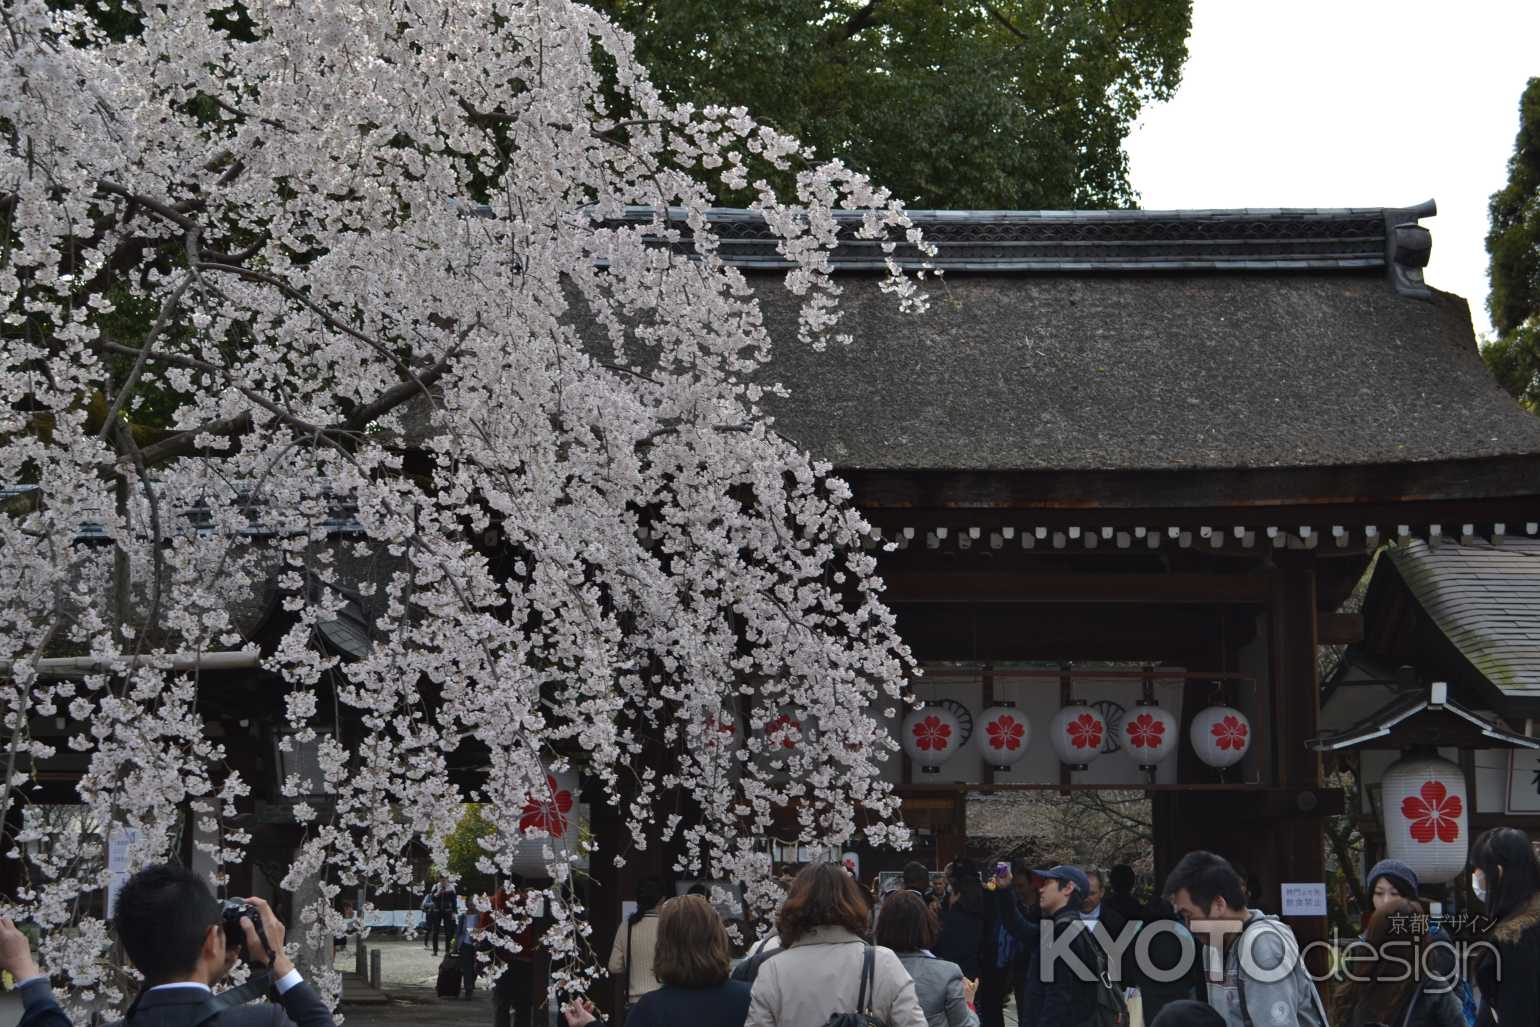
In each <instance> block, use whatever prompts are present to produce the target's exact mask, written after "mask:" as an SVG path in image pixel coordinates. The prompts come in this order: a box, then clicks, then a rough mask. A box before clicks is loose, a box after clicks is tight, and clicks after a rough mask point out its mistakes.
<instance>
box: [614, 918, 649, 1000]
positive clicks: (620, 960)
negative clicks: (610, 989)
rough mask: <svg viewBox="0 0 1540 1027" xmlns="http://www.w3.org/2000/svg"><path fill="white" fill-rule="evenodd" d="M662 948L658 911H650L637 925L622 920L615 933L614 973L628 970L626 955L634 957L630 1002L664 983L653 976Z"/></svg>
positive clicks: (629, 987) (627, 995)
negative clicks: (659, 939) (654, 955)
mask: <svg viewBox="0 0 1540 1027" xmlns="http://www.w3.org/2000/svg"><path fill="white" fill-rule="evenodd" d="M657 950H658V913H657V910H653V911H651V912H649V913H646V914H644V915H643V916H642V918H641V919H640V920H638V921H637V922H636V923H635V924H634V925H633V924H631V923H630V922H628V921H626V920H622V921H621V922H620V930H618V931H616V932H615V944H613V945H611V946H610V963H609V971H610V976H612V977H619V976H620V975H621V974H623V973H625V972H626V962H627V959H626V957H627V956H628V955H629V956H630V963H631V980H630V981H628V982H626V987H627V992H626V1001H627V1002H628V1003H634V1002H635V1001H636V1000H637V999H639V998H641V997H642V996H643V995H645V994H647V993H648V992H649V991H657V990H658V988H660V987H661V986H662V985H660V984H659V983H658V979H657V978H656V977H654V976H653V975H652V957H653V954H654V953H656V952H657Z"/></svg>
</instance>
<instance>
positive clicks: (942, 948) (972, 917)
mask: <svg viewBox="0 0 1540 1027" xmlns="http://www.w3.org/2000/svg"><path fill="white" fill-rule="evenodd" d="M939 916H940V924H941V933H940V935H939V936H938V937H937V938H936V944H935V945H934V946H926V947H927V948H930V949H931V950H932V951H934V952H935V954H936V958H938V959H944V960H946V961H948V962H950V963H956V964H957V966H958V968H959V969H960V970H961V971H962V974H963V976H964V977H966V978H969V979H970V980H975V981H976V980H978V979H979V975H980V973H981V972H982V969H983V964H984V957H985V953H986V950H990V949H991V947H992V945H993V942H994V932H995V922H994V907H993V904H992V903H988V902H985V901H984V882H983V881H982V880H980V879H979V871H978V867H977V866H975V865H974V864H973V863H971V862H969V861H967V860H959V861H958V862H956V863H953V864H952V865H951V866H950V867H948V868H947V891H946V897H945V898H943V899H942V900H941V910H940V913H939ZM990 954H992V951H991V952H990Z"/></svg>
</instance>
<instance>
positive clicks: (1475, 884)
mask: <svg viewBox="0 0 1540 1027" xmlns="http://www.w3.org/2000/svg"><path fill="white" fill-rule="evenodd" d="M1470 887H1471V891H1473V892H1475V893H1476V898H1478V899H1480V900H1481V901H1482V902H1485V901H1486V900H1487V879H1486V875H1484V874H1483V873H1482V872H1481V871H1479V870H1473V871H1471V875H1470Z"/></svg>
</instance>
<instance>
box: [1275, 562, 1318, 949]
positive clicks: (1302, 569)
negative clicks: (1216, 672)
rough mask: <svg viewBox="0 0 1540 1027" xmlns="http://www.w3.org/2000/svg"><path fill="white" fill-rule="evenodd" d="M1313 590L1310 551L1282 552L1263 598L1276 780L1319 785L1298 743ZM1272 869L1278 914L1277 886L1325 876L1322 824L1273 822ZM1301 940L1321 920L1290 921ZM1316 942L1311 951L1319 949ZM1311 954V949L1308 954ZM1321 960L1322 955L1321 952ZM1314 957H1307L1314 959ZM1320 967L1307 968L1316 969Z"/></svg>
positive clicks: (1298, 819) (1313, 680) (1306, 704)
mask: <svg viewBox="0 0 1540 1027" xmlns="http://www.w3.org/2000/svg"><path fill="white" fill-rule="evenodd" d="M1315 593H1316V590H1315V566H1314V558H1313V555H1312V554H1309V553H1298V554H1296V553H1281V554H1279V558H1278V572H1277V574H1276V575H1275V576H1274V578H1273V584H1272V588H1271V594H1270V597H1269V604H1268V605H1269V610H1268V612H1269V615H1270V616H1269V617H1268V622H1269V626H1270V629H1271V634H1270V639H1269V641H1270V643H1271V645H1270V647H1269V648H1270V665H1269V669H1270V672H1271V675H1270V676H1271V678H1272V681H1271V682H1270V685H1271V691H1272V700H1273V718H1272V719H1273V724H1272V731H1273V734H1274V736H1275V737H1274V740H1273V741H1274V747H1275V751H1276V754H1277V755H1276V759H1277V765H1278V783H1279V784H1280V785H1284V786H1290V787H1297V788H1301V789H1305V788H1315V787H1318V786H1319V785H1320V783H1321V759H1320V756H1319V754H1317V753H1315V752H1312V751H1311V750H1309V749H1307V748H1305V742H1306V740H1307V739H1309V738H1311V737H1312V736H1314V735H1315V734H1316V732H1317V729H1318V723H1319V717H1320V704H1321V686H1320V681H1319V679H1318V676H1317V674H1316V594H1315ZM1271 841H1272V850H1271V851H1272V853H1273V854H1274V857H1275V858H1274V859H1273V860H1271V861H1270V862H1271V863H1272V865H1273V868H1274V869H1273V874H1276V875H1277V877H1276V878H1275V879H1273V880H1266V881H1265V882H1264V883H1265V885H1266V888H1267V891H1266V893H1265V895H1264V899H1263V901H1264V902H1267V903H1271V904H1272V906H1271V907H1270V908H1268V907H1264V908H1268V912H1274V911H1275V910H1276V911H1277V912H1279V913H1281V912H1282V898H1281V895H1280V891H1279V887H1278V886H1279V885H1280V884H1281V883H1282V882H1283V881H1284V880H1285V879H1287V880H1289V881H1304V882H1312V881H1324V880H1325V879H1326V854H1325V841H1326V837H1325V830H1324V827H1323V825H1322V823H1321V818H1320V817H1318V816H1294V817H1288V818H1284V819H1282V820H1280V821H1279V822H1278V824H1277V828H1276V830H1275V831H1274V832H1273V835H1272V839H1271ZM1289 923H1290V926H1291V927H1293V928H1294V933H1295V935H1296V936H1297V937H1298V938H1299V942H1300V945H1301V946H1305V945H1308V944H1309V943H1310V942H1312V941H1321V940H1324V939H1325V938H1326V920H1325V919H1324V918H1318V917H1311V918H1307V919H1299V920H1291V921H1290V922H1289ZM1319 951H1320V950H1319V948H1317V949H1316V953H1319ZM1313 955H1315V953H1313ZM1321 959H1322V961H1324V954H1322V955H1321ZM1313 961H1314V960H1313ZM1322 969H1324V967H1322V966H1312V970H1315V971H1317V972H1319V971H1321V970H1322Z"/></svg>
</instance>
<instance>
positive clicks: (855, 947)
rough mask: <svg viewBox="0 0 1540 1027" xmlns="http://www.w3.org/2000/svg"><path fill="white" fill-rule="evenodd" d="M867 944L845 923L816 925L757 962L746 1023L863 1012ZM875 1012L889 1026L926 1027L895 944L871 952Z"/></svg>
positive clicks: (788, 1023) (805, 1024) (779, 1024)
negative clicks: (859, 1004)
mask: <svg viewBox="0 0 1540 1027" xmlns="http://www.w3.org/2000/svg"><path fill="white" fill-rule="evenodd" d="M865 949H866V943H865V942H863V941H862V940H861V939H860V937H858V936H857V935H855V934H852V933H851V932H850V931H848V930H846V929H845V928H843V927H835V926H825V927H815V928H813V929H812V930H811V931H809V932H808V933H807V934H805V935H803V936H802V937H801V938H799V939H798V940H797V943H796V944H795V945H792V946H791V947H790V948H788V949H786V950H785V951H783V952H777V953H776V954H775V956H774V957H773V958H771V959H767V960H765V961H764V962H763V963H762V964H760V967H759V976H757V977H756V978H755V979H754V995H753V998H752V1000H751V1001H750V1002H749V1018H748V1020H747V1021H746V1023H745V1027H823V1025H824V1024H825V1023H827V1022H828V1020H829V1016H830V1014H832V1013H856V1012H861V1010H858V1009H857V1008H856V1000H857V997H858V996H859V994H860V991H861V967H862V962H863V960H864V958H865ZM873 956H874V959H873V965H872V996H871V999H870V1001H869V1005H870V1007H871V1010H872V1013H873V1015H875V1016H876V1017H878V1018H879V1019H881V1020H883V1021H885V1022H886V1023H887V1024H888V1027H927V1023H926V1020H925V1014H924V1013H923V1012H922V1011H921V1010H920V1003H919V1000H918V999H916V998H915V994H914V981H913V980H912V979H911V978H910V976H909V971H908V970H905V969H904V964H903V963H901V962H899V960H898V956H896V955H894V954H893V950H892V949H885V948H883V947H881V946H880V945H879V946H876V947H875V950H874V952H873Z"/></svg>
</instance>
